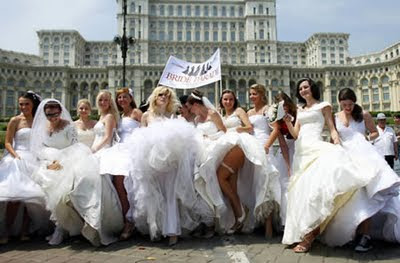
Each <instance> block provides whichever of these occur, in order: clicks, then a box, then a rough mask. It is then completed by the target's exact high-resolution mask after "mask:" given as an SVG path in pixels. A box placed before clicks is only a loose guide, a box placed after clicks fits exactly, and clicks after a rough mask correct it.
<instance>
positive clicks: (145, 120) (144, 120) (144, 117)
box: [140, 111, 149, 127]
mask: <svg viewBox="0 0 400 263" xmlns="http://www.w3.org/2000/svg"><path fill="white" fill-rule="evenodd" d="M148 119H149V112H148V111H146V112H145V113H143V115H142V119H141V121H140V126H142V127H147V125H148Z"/></svg>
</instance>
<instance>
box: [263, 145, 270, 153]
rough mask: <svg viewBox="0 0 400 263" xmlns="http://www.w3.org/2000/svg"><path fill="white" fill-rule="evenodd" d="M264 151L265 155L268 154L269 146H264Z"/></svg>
mask: <svg viewBox="0 0 400 263" xmlns="http://www.w3.org/2000/svg"><path fill="white" fill-rule="evenodd" d="M264 150H265V153H266V154H269V146H267V145H264Z"/></svg>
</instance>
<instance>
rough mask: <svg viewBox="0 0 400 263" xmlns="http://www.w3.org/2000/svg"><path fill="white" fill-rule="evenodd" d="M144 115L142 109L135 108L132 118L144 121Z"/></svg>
mask: <svg viewBox="0 0 400 263" xmlns="http://www.w3.org/2000/svg"><path fill="white" fill-rule="evenodd" d="M142 115H143V113H142V111H141V110H139V109H133V111H132V114H131V118H132V119H134V120H136V121H138V122H141V121H142Z"/></svg>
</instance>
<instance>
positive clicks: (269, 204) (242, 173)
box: [187, 90, 280, 233]
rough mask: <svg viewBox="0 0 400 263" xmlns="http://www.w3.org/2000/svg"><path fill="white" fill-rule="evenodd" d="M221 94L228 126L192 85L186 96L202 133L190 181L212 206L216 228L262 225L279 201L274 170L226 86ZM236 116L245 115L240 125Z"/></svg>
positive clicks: (243, 228)
mask: <svg viewBox="0 0 400 263" xmlns="http://www.w3.org/2000/svg"><path fill="white" fill-rule="evenodd" d="M224 96H225V97H224ZM224 99H226V100H229V103H228V102H226V101H225V102H224V103H223V105H222V106H223V107H225V110H227V108H229V109H228V110H227V113H228V115H229V114H230V115H229V118H226V119H225V122H226V123H227V126H228V127H229V129H227V126H225V124H224V122H223V119H222V118H221V116H220V115H219V113H218V112H217V111H216V110H215V108H214V106H213V105H212V104H211V103H210V102H209V101H208V99H206V98H205V97H204V96H203V94H202V93H201V92H199V91H197V90H195V91H193V92H192V94H191V95H190V96H189V98H188V102H187V104H188V106H189V107H190V111H191V112H192V113H194V114H195V115H196V116H197V117H196V119H195V122H196V123H197V129H198V130H199V131H200V132H201V133H202V135H203V136H202V139H201V141H202V143H201V144H202V145H203V149H202V150H201V152H200V153H199V157H198V161H197V163H198V174H196V177H195V186H196V190H197V191H198V192H199V193H200V195H201V196H202V197H203V199H205V200H206V201H207V203H208V205H209V206H210V208H211V209H212V210H213V211H215V216H216V218H217V220H218V222H217V223H218V224H217V230H218V231H219V232H222V233H234V232H235V231H242V232H251V231H252V230H253V229H254V227H255V226H256V224H258V223H262V224H263V225H264V223H265V221H266V220H267V219H268V217H269V216H270V214H271V212H272V211H273V209H274V207H275V206H276V204H279V200H280V191H279V189H280V186H279V181H278V173H277V171H276V169H275V168H274V167H273V166H271V164H270V163H268V161H267V158H266V155H265V152H264V150H263V148H262V145H261V144H259V143H258V141H257V139H256V138H254V137H253V136H252V135H250V134H248V133H247V131H251V124H250V122H249V120H248V118H247V114H246V112H244V111H243V109H240V110H236V111H235V110H234V109H233V108H234V107H235V105H236V106H237V101H236V100H235V96H232V93H231V91H229V92H228V91H227V92H225V93H224V95H223V98H222V100H224ZM228 104H229V107H227V106H228ZM239 116H243V119H244V120H245V122H244V125H243V126H242V124H241V122H242V119H241V117H239ZM245 118H247V120H246V119H245ZM225 198H226V199H225Z"/></svg>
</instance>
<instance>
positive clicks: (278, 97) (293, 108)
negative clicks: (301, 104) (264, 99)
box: [274, 91, 297, 119]
mask: <svg viewBox="0 0 400 263" xmlns="http://www.w3.org/2000/svg"><path fill="white" fill-rule="evenodd" d="M274 99H275V103H279V102H280V101H282V100H283V101H284V105H285V106H287V107H288V108H289V114H290V115H292V116H293V117H294V118H295V119H296V116H297V106H296V104H295V103H294V102H293V100H292V99H291V98H290V97H289V96H288V95H287V94H286V93H285V92H283V91H279V92H278V94H276V95H275V98H274Z"/></svg>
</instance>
